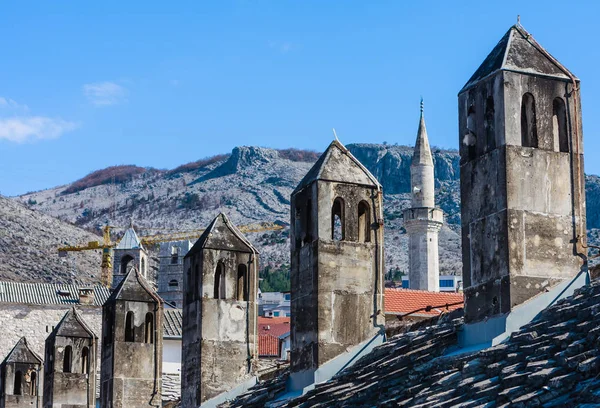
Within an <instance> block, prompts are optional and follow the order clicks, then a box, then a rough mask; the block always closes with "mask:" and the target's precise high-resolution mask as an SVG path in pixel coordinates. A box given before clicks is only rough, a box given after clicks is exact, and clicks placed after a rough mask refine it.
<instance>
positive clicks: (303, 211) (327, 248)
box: [290, 140, 384, 389]
mask: <svg viewBox="0 0 600 408" xmlns="http://www.w3.org/2000/svg"><path fill="white" fill-rule="evenodd" d="M382 212H383V208H382V190H381V185H380V184H379V182H378V181H377V180H376V179H375V177H374V176H373V175H372V174H371V173H370V172H369V171H368V170H367V169H366V168H365V167H364V166H363V165H362V164H361V163H360V162H359V161H358V160H357V159H356V158H355V157H354V156H353V155H352V154H351V153H350V152H349V151H348V149H346V147H345V146H344V145H342V144H341V143H340V142H339V141H337V140H335V141H333V142H332V143H331V144H330V145H329V147H328V148H327V150H326V151H325V153H323V154H322V155H321V157H320V158H319V160H318V161H317V162H316V163H315V165H314V166H313V167H312V168H311V170H310V171H309V172H308V173H307V174H306V176H305V177H304V178H303V179H302V181H301V182H300V184H299V185H298V187H296V189H295V190H294V192H293V193H292V196H291V231H290V238H291V316H292V320H291V339H292V347H291V348H292V350H291V371H292V375H291V380H290V386H291V388H293V389H298V388H301V387H303V386H305V385H308V384H310V383H312V382H314V381H315V380H318V379H319V374H318V373H317V371H318V369H319V368H320V367H321V366H322V365H323V364H325V363H326V362H328V361H330V360H331V359H333V358H335V357H337V356H339V355H340V354H343V353H345V352H346V351H348V350H351V349H352V347H353V346H356V345H358V344H360V343H362V342H365V341H367V340H371V339H373V338H374V337H376V336H378V335H379V334H380V333H381V332H382V330H384V313H383V273H384V266H383V215H382Z"/></svg>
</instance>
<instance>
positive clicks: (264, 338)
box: [258, 334, 279, 357]
mask: <svg viewBox="0 0 600 408" xmlns="http://www.w3.org/2000/svg"><path fill="white" fill-rule="evenodd" d="M258 356H259V357H279V337H275V336H273V335H271V334H259V335H258Z"/></svg>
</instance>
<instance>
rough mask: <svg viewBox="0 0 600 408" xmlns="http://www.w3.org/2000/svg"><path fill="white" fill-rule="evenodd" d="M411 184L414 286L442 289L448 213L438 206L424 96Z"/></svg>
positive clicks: (408, 220) (407, 217) (408, 224)
mask: <svg viewBox="0 0 600 408" xmlns="http://www.w3.org/2000/svg"><path fill="white" fill-rule="evenodd" d="M410 184H411V195H412V207H411V208H409V209H406V210H404V228H405V229H406V232H407V233H408V236H409V244H408V257H409V274H408V278H409V281H410V288H411V289H419V290H428V291H432V292H438V291H439V290H440V266H439V257H438V232H439V231H440V228H442V224H443V223H444V215H443V213H442V210H440V209H439V208H436V207H435V196H434V194H435V181H434V178H433V158H432V157H431V149H430V148H429V140H427V129H426V128H425V118H424V117H423V100H422V99H421V120H420V122H419V130H418V132H417V141H416V143H415V151H414V154H413V158H412V163H411V165H410Z"/></svg>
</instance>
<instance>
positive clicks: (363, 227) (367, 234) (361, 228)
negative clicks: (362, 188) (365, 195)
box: [358, 201, 371, 242]
mask: <svg viewBox="0 0 600 408" xmlns="http://www.w3.org/2000/svg"><path fill="white" fill-rule="evenodd" d="M358 242H371V209H370V208H369V204H368V203H367V202H366V201H361V202H360V203H358Z"/></svg>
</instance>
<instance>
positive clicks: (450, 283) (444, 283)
mask: <svg viewBox="0 0 600 408" xmlns="http://www.w3.org/2000/svg"><path fill="white" fill-rule="evenodd" d="M453 287H454V279H440V288H453Z"/></svg>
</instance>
